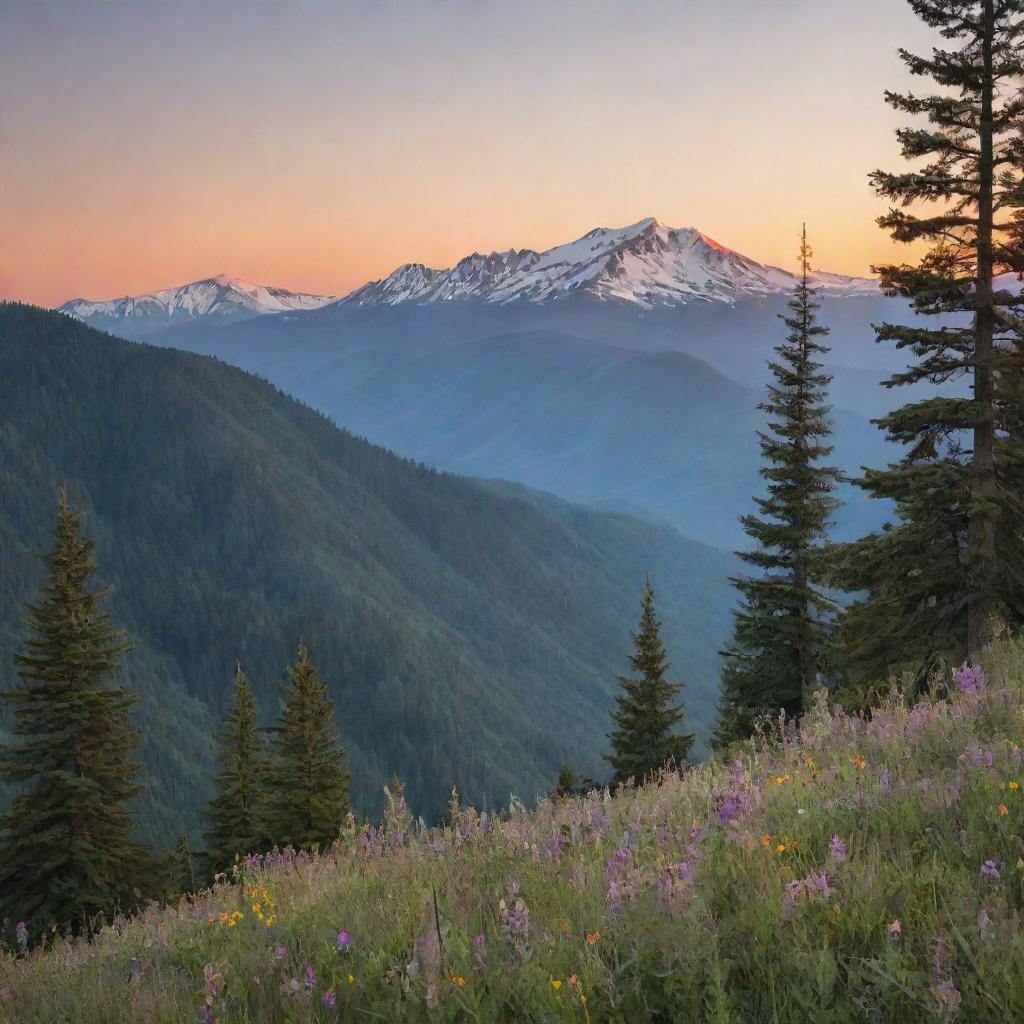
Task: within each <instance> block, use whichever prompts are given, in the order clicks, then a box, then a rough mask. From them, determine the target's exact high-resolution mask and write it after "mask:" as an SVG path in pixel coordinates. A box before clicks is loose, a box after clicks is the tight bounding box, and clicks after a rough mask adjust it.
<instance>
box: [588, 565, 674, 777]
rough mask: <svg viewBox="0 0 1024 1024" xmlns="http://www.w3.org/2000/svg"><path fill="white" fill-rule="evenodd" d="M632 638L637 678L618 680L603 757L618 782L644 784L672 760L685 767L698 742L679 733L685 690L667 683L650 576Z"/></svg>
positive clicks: (631, 663) (620, 678) (622, 677)
mask: <svg viewBox="0 0 1024 1024" xmlns="http://www.w3.org/2000/svg"><path fill="white" fill-rule="evenodd" d="M631 635H632V638H633V648H634V650H633V654H632V655H630V659H629V663H630V666H631V668H632V669H633V671H634V673H636V677H632V676H616V679H617V680H618V683H619V685H620V686H621V688H622V692H621V693H620V694H619V695H618V696H617V697H616V698H615V699H616V708H615V710H614V711H613V712H612V721H613V722H614V724H615V728H614V729H613V730H612V732H610V733H609V734H608V739H609V740H610V741H611V747H612V750H611V753H607V754H605V755H603V756H604V759H605V760H606V761H607V762H608V763H609V764H610V765H611V766H612V771H613V777H612V781H613V782H614V783H620V782H625V781H626V780H627V779H630V778H632V779H635V780H636V781H637V782H638V783H640V782H643V781H644V780H645V779H647V778H648V777H649V776H651V775H653V774H654V773H656V772H658V771H660V770H661V769H662V768H663V767H665V765H666V764H668V763H669V762H670V761H671V762H674V763H675V764H676V765H682V764H684V763H685V762H686V759H687V757H688V756H689V753H690V746H691V745H692V743H693V735H692V734H685V733H682V732H680V726H681V725H683V723H684V718H685V716H684V713H683V710H682V709H681V708H680V707H679V706H678V705H677V704H676V697H677V696H678V694H679V692H680V691H681V689H682V686H681V685H680V684H679V683H670V682H668V680H667V679H666V678H665V675H666V673H667V672H668V669H669V663H668V659H667V658H666V656H665V645H664V643H662V639H661V623H660V622H659V621H658V618H657V616H656V614H655V611H654V588H653V587H652V586H651V580H650V577H648V578H647V582H646V583H645V585H644V592H643V597H642V599H641V612H640V628H639V630H638V631H637V632H636V633H633V634H631Z"/></svg>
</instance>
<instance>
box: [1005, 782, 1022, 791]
mask: <svg viewBox="0 0 1024 1024" xmlns="http://www.w3.org/2000/svg"><path fill="white" fill-rule="evenodd" d="M1006 788H1007V789H1012V790H1018V789H1020V783H1019V782H1008V783H1007V784H1006Z"/></svg>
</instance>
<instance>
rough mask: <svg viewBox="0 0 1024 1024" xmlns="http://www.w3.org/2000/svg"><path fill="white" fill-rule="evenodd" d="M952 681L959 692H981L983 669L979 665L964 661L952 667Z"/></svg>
mask: <svg viewBox="0 0 1024 1024" xmlns="http://www.w3.org/2000/svg"><path fill="white" fill-rule="evenodd" d="M953 682H954V683H955V684H956V688H957V689H958V690H959V691H960V692H961V693H981V688H982V687H983V686H984V685H985V670H984V669H983V668H982V667H981V666H980V665H969V664H968V663H967V662H966V661H965V662H964V663H963V664H962V665H961V666H960V667H959V668H955V669H953Z"/></svg>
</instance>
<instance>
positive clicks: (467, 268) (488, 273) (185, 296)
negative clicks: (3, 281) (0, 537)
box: [58, 217, 878, 330]
mask: <svg viewBox="0 0 1024 1024" xmlns="http://www.w3.org/2000/svg"><path fill="white" fill-rule="evenodd" d="M795 283H796V277H795V275H793V274H791V273H790V272H789V271H787V270H782V269H780V268H779V267H771V266H765V265H763V264H761V263H758V262H756V261H755V260H752V259H750V258H749V257H747V256H743V255H741V254H740V253H738V252H735V251H734V250H732V249H729V248H727V247H726V246H724V245H721V244H720V243H719V242H716V241H715V240H714V239H712V238H709V237H708V236H707V235H705V234H704V233H703V232H701V231H699V230H698V229H697V228H670V227H666V226H665V225H663V224H661V223H659V222H658V221H657V220H656V219H655V218H653V217H645V218H644V219H643V220H640V221H637V223H635V224H631V225H629V226H628V227H625V228H594V229H593V230H592V231H588V232H587V233H586V234H585V235H583V236H582V237H581V238H577V239H576V240H575V241H573V242H567V243H565V244H563V245H556V246H554V247H552V248H550V249H546V250H543V251H541V252H538V251H536V250H534V249H519V250H515V249H507V250H505V251H503V252H491V253H487V254H482V253H478V252H474V253H472V254H471V255H469V256H465V257H463V258H462V259H461V260H459V261H458V262H457V263H456V264H454V265H453V266H451V267H446V268H443V269H434V268H432V267H427V266H424V264H422V263H403V264H402V265H401V266H400V267H398V268H397V269H395V270H394V271H392V273H390V274H389V275H388V276H387V277H385V278H382V279H380V280H377V281H370V282H368V283H367V284H365V285H363V286H362V287H360V288H357V289H356V290H355V291H353V292H351V293H350V294H348V295H346V296H344V297H343V298H340V299H339V298H338V297H336V296H326V295H310V294H304V293H297V292H290V291H288V290H287V289H284V288H272V287H267V286H263V285H254V284H249V283H248V282H245V281H241V280H239V279H238V278H234V277H230V276H228V275H226V274H221V275H218V276H217V277H212V278H205V279H203V280H201V281H193V282H192V283H190V284H186V285H182V286H180V287H178V288H168V289H166V290H164V291H160V292H154V293H152V294H150V295H137V296H126V297H124V298H119V299H109V300H102V301H93V300H89V299H81V298H78V299H71V300H70V301H68V302H65V303H64V304H63V305H61V306H59V307H58V311H59V312H61V313H67V314H68V315H69V316H74V317H76V318H77V319H79V320H83V321H86V322H88V323H92V324H93V325H94V326H95V325H97V324H101V323H102V324H106V323H108V322H117V321H127V322H129V323H131V324H132V325H134V329H136V330H152V329H159V328H160V327H166V326H169V325H171V324H174V323H180V322H182V321H187V320H193V319H195V318H197V317H213V318H216V319H218V320H221V321H225V320H227V319H236V320H237V319H241V318H246V317H251V316H259V315H264V314H268V313H280V312H284V311H294V310H310V309H319V308H322V307H324V306H329V305H334V304H337V305H358V306H395V305H398V304H400V303H405V302H415V303H435V302H455V301H459V300H465V299H481V300H483V301H486V302H496V303H502V304H504V303H509V302H516V301H520V300H521V301H525V302H534V303H543V302H550V301H552V300H558V299H565V298H569V297H573V296H577V295H590V296H593V297H595V298H598V299H602V300H608V301H616V302H623V303H628V304H631V305H634V306H638V307H640V308H643V309H650V308H653V307H654V306H675V305H681V304H686V303H688V302H692V301H707V302H735V301H736V300H737V299H740V298H744V297H750V296H765V295H777V294H780V293H788V292H790V291H791V290H792V288H793V285H794V284H795ZM812 283H813V284H814V287H816V288H818V289H820V290H821V291H823V292H824V293H826V294H829V295H866V294H873V293H875V292H877V287H878V286H877V284H876V282H874V281H872V280H870V279H868V278H859V277H847V276H844V275H842V274H831V273H827V272H822V271H816V272H815V273H814V274H813V278H812Z"/></svg>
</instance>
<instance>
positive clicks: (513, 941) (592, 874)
mask: <svg viewBox="0 0 1024 1024" xmlns="http://www.w3.org/2000/svg"><path fill="white" fill-rule="evenodd" d="M986 676H987V679H986V678H985V677H986ZM947 689H948V690H949V693H948V696H944V697H942V698H940V697H938V696H931V697H929V698H928V699H926V700H924V701H923V702H921V703H918V704H916V705H913V706H911V705H909V704H907V703H906V702H905V701H904V700H903V699H902V696H901V695H900V694H899V693H898V692H895V693H894V694H893V695H892V696H891V697H890V698H889V699H888V700H887V701H886V702H885V703H884V704H883V706H881V707H879V708H878V709H877V710H876V711H875V713H874V714H873V715H872V717H871V718H870V719H867V718H861V717H857V716H851V715H849V714H846V713H844V712H842V711H840V710H838V709H829V708H828V707H827V705H826V704H825V702H824V698H823V697H821V698H819V699H818V700H817V701H816V702H815V704H814V706H813V707H812V708H811V710H810V711H809V713H808V714H807V715H806V716H805V718H804V720H803V723H802V727H801V731H800V734H799V736H795V735H793V733H792V732H788V733H786V734H785V735H783V736H780V737H776V738H775V739H773V740H771V741H770V742H769V741H766V742H763V743H761V742H757V743H754V744H753V745H752V746H751V747H750V748H749V752H748V753H747V754H746V755H745V756H744V758H743V759H742V760H739V761H736V762H734V763H732V764H724V763H721V762H711V763H709V764H706V765H703V766H700V767H695V768H688V769H685V770H684V771H683V772H681V773H676V772H672V771H669V772H666V773H664V774H663V775H662V776H661V777H660V778H659V779H657V780H654V781H652V782H651V783H650V784H649V785H647V786H645V787H643V788H640V789H631V788H626V789H622V790H620V791H619V792H618V793H617V794H615V795H611V794H609V793H608V792H607V791H604V792H594V793H591V794H589V795H588V796H586V797H583V798H579V799H570V800H559V801H553V802H546V803H544V804H542V805H541V806H540V807H539V808H538V809H537V810H536V811H535V812H531V813H525V812H522V811H516V812H513V813H510V814H506V815H496V814H493V813H479V812H477V811H474V810H472V809H468V808H465V807H462V808H461V809H460V811H459V812H458V816H457V818H456V820H454V821H453V822H452V823H451V824H450V825H449V826H448V827H446V828H443V829H441V828H434V829H423V830H419V831H414V830H412V829H411V827H410V819H409V817H408V813H407V812H406V811H404V808H402V807H399V806H397V802H396V804H395V806H394V807H393V811H394V813H389V816H388V819H387V820H386V821H385V822H384V823H382V825H381V826H380V827H379V828H378V827H372V826H369V825H367V826H363V827H355V826H354V825H353V826H351V827H350V828H349V829H348V830H346V832H345V833H344V834H343V835H342V836H341V837H340V838H339V840H338V842H337V843H336V844H335V846H334V848H333V849H331V850H329V851H325V852H324V853H322V854H320V855H318V856H309V855H303V854H296V853H294V852H293V851H291V850H280V851H277V852H275V853H274V854H273V855H272V856H270V857H266V858H249V859H248V860H247V861H246V862H244V863H243V864H242V865H240V867H239V870H238V874H237V879H236V880H235V881H234V882H233V883H231V884H222V885H218V886H216V887H215V888H213V889H212V890H208V891H204V892H202V893H200V894H199V895H197V896H196V897H194V898H192V899H189V900H182V901H180V902H179V903H177V904H175V905H170V906H163V907H159V906H153V907H152V908H150V909H148V910H146V911H145V912H144V913H142V914H139V915H138V916H136V917H135V918H134V919H133V920H131V921H130V922H128V923H127V924H126V925H119V926H118V927H109V928H105V929H103V930H102V931H101V932H100V933H99V934H98V935H97V936H96V938H95V941H94V942H92V943H86V942H84V941H80V940H70V941H64V940H58V941H56V942H55V943H54V944H53V946H52V948H50V949H48V950H45V951H44V950H38V951H35V952H30V953H29V955H28V956H26V957H18V956H16V955H14V954H13V953H12V954H8V955H7V956H0V1020H3V1019H5V1015H6V1019H7V1020H10V1021H12V1022H13V1021H15V1020H17V1021H19V1022H20V1021H45V1020H61V1021H63V1022H66V1024H85V1022H90V1021H94V1020H104V1021H107V1022H109V1024H118V1022H129V1021H133V1022H134V1021H138V1020H149V1021H153V1022H155V1024H170V1022H178V1021H181V1022H189V1024H191V1022H193V1021H195V1020H197V1019H199V1020H208V1021H212V1020H213V1019H214V1018H216V1017H219V1018H220V1019H221V1020H224V1021H228V1020H230V1021H238V1022H246V1021H248V1022H270V1021H279V1022H283V1021H301V1020H311V1021H323V1022H329V1021H335V1020H349V1019H353V1020H354V1019H360V1018H362V1017H365V1018H366V1019H368V1020H375V1019H383V1020H396V1021H397V1020H403V1021H420V1020H422V1021H428V1020H429V1021H456V1020H467V1019H477V1020H486V1021H514V1020H542V1019H546V1020H551V1021H579V1022H586V1021H588V1020H589V1021H591V1022H593V1024H597V1022H599V1021H618V1022H623V1021H630V1022H645V1021H648V1022H653V1021H658V1022H667V1021H670V1020H714V1021H728V1022H739V1021H751V1022H757V1021H764V1022H769V1021H829V1022H839V1024H842V1022H849V1024H853V1022H855V1021H863V1020H865V1019H867V1020H873V1021H877V1022H879V1024H916V1022H920V1024H924V1022H934V1021H943V1020H945V1021H951V1020H953V1019H954V1017H957V1014H959V1019H960V1020H964V1021H982V1020H984V1021H986V1022H988V1021H992V1022H995V1024H998V1022H1004V1024H1010V1022H1014V1021H1017V1020H1020V1019H1022V1017H1024V971H1022V967H1024V938H1022V936H1024V929H1022V927H1021V925H1022V923H1024V921H1022V913H1024V895H1022V893H1024V873H1022V872H1024V861H1022V857H1024V839H1022V835H1024V778H1022V772H1024V766H1022V759H1024V754H1022V747H1024V718H1022V716H1021V712H1020V708H1021V706H1022V704H1024V644H1018V645H1017V646H1015V647H1012V648H1006V649H1001V650H1000V651H998V652H995V653H993V655H992V656H991V657H990V658H989V660H988V661H987V663H986V665H985V672H984V673H982V672H980V671H978V670H976V667H973V666H971V667H968V668H967V670H965V671H958V672H957V673H956V675H955V676H951V675H950V674H949V673H946V674H945V675H944V677H943V680H942V681H937V684H936V686H934V687H933V693H935V694H937V693H939V692H941V693H943V694H945V693H946V691H947ZM133 965H134V966H133Z"/></svg>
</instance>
